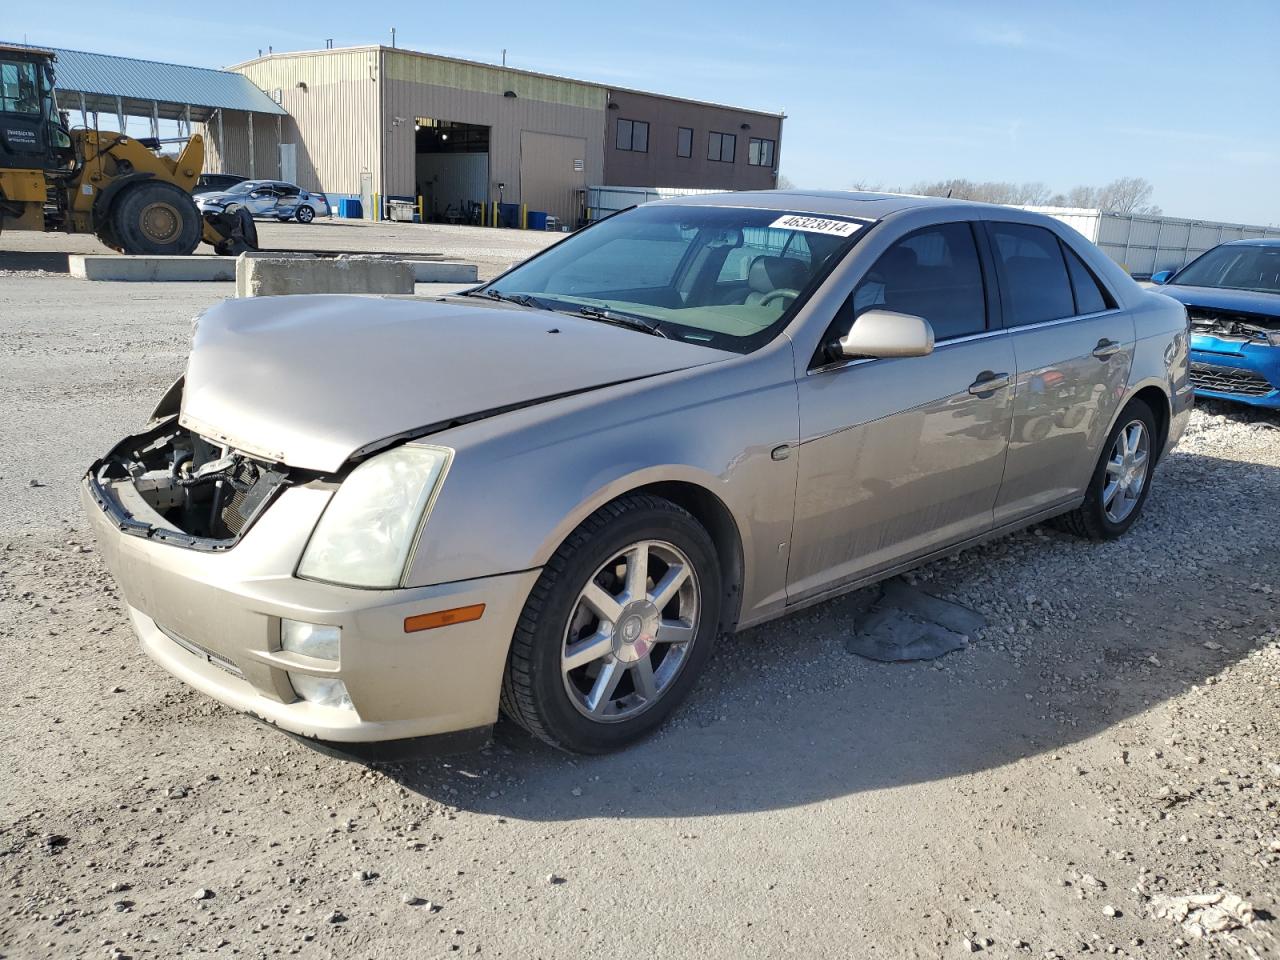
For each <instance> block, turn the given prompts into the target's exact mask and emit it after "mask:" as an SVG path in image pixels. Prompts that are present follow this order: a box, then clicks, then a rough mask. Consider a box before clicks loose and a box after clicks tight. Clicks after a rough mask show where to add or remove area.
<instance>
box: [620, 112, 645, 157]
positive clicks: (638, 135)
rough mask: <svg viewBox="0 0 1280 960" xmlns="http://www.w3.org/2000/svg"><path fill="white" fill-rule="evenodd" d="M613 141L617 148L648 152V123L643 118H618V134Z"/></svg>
mask: <svg viewBox="0 0 1280 960" xmlns="http://www.w3.org/2000/svg"><path fill="white" fill-rule="evenodd" d="M614 142H615V144H616V145H617V147H618V149H619V150H630V151H633V152H635V153H648V152H649V124H647V123H645V122H644V121H643V120H619V121H618V135H617V139H616V140H615V141H614Z"/></svg>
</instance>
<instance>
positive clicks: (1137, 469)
mask: <svg viewBox="0 0 1280 960" xmlns="http://www.w3.org/2000/svg"><path fill="white" fill-rule="evenodd" d="M1157 453H1158V451H1157V449H1156V424H1155V415H1154V414H1153V413H1152V412H1151V408H1150V407H1149V406H1147V404H1146V403H1144V402H1143V401H1141V400H1134V401H1132V402H1131V403H1130V404H1129V405H1128V406H1127V407H1125V408H1124V410H1123V411H1121V413H1120V416H1119V418H1118V419H1117V420H1116V425H1115V426H1114V427H1112V428H1111V433H1110V434H1109V435H1108V436H1107V442H1106V443H1105V444H1104V445H1103V448H1102V457H1101V458H1100V459H1099V460H1098V465H1097V466H1096V467H1095V468H1094V471H1093V477H1092V479H1091V480H1090V482H1089V488H1088V490H1087V491H1086V492H1085V497H1084V503H1082V504H1081V505H1080V506H1079V507H1078V508H1077V509H1075V510H1073V511H1071V513H1068V514H1064V515H1063V516H1062V517H1060V518H1058V523H1059V526H1061V527H1062V528H1063V529H1065V530H1067V531H1068V532H1069V533H1074V534H1076V535H1077V536H1080V537H1085V538H1087V539H1089V540H1113V539H1115V538H1116V537H1118V536H1120V535H1121V534H1122V533H1124V532H1125V531H1126V530H1128V529H1129V528H1130V527H1131V526H1133V525H1134V523H1136V522H1137V519H1138V516H1139V515H1140V514H1141V513H1142V507H1143V504H1145V503H1146V502H1147V495H1148V494H1149V493H1150V492H1151V471H1152V470H1153V469H1154V468H1155V462H1156V455H1157Z"/></svg>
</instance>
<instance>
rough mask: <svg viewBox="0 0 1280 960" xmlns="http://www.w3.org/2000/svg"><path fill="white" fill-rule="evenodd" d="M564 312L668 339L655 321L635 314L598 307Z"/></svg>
mask: <svg viewBox="0 0 1280 960" xmlns="http://www.w3.org/2000/svg"><path fill="white" fill-rule="evenodd" d="M562 312H564V313H568V314H571V315H573V316H575V317H586V318H587V319H588V320H599V321H601V322H602V323H612V324H613V325H614V326H618V327H626V328H627V329H629V330H639V331H641V332H642V333H649V334H652V335H653V336H655V337H662V339H664V340H670V339H671V338H670V337H668V336H667V335H666V334H665V333H663V332H662V329H661V328H660V327H659V326H658V324H657V322H656V321H650V320H645V319H644V318H643V317H639V316H636V315H635V314H632V313H614V312H613V311H611V310H603V309H601V308H599V307H579V308H578V309H576V310H565V311H562Z"/></svg>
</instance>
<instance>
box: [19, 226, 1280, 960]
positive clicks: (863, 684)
mask: <svg viewBox="0 0 1280 960" xmlns="http://www.w3.org/2000/svg"><path fill="white" fill-rule="evenodd" d="M270 226H271V225H268V227H269V228H270ZM287 229H289V230H290V231H291V232H296V231H297V230H299V229H310V228H287ZM334 229H335V230H338V229H351V230H354V231H360V230H368V231H375V230H378V229H385V228H378V227H368V228H364V227H359V226H357V227H346V226H343V227H335V228H334ZM419 229H420V230H421V231H422V232H423V236H424V239H423V241H422V246H420V247H412V248H411V249H422V250H437V251H439V252H449V253H455V252H460V246H454V247H450V248H449V249H448V250H446V249H445V248H444V246H443V241H438V240H437V234H435V233H432V232H431V230H430V228H419ZM439 229H444V230H446V231H447V230H449V228H439ZM454 230H455V231H456V230H457V228H454ZM264 233H266V231H264ZM317 233H318V231H317ZM462 233H467V234H469V235H470V234H485V235H484V236H474V237H473V236H468V238H467V240H466V242H467V243H469V244H471V246H470V247H469V248H468V250H467V251H465V252H461V255H463V256H465V257H468V258H479V257H480V253H479V252H477V251H480V250H482V249H490V248H488V247H486V246H485V244H492V243H494V240H493V239H491V238H490V236H489V235H490V234H497V239H499V240H501V241H503V242H510V238H511V235H510V234H503V233H499V232H496V231H488V232H486V231H461V232H460V233H459V236H461V234H462ZM369 235H370V236H372V233H370V234H369ZM515 236H516V238H517V239H518V240H521V241H522V242H527V240H528V239H529V238H528V235H524V236H521V235H515ZM24 239H26V238H24ZM34 239H36V240H38V241H40V244H43V243H47V242H48V241H50V240H61V241H62V242H63V244H64V246H63V247H62V248H58V247H56V246H48V247H41V246H40V244H36V245H35V246H34V247H32V246H26V247H23V248H22V250H23V251H26V252H29V253H32V254H36V253H42V252H49V251H56V250H58V249H65V244H66V240H67V238H48V237H37V238H34ZM446 239H447V238H446ZM537 239H540V240H541V239H542V238H537ZM415 240H416V238H415ZM3 242H4V245H5V247H6V249H8V250H13V249H14V247H15V242H14V240H13V237H12V235H6V236H5V237H4V240H3ZM20 252H21V251H20ZM508 253H510V249H509V248H507V247H503V248H501V249H498V247H496V246H495V247H493V248H492V250H491V251H490V252H489V253H486V254H484V256H485V257H487V258H488V260H487V261H486V262H487V263H488V264H489V268H488V269H490V270H492V269H496V267H497V261H498V260H500V259H502V257H504V256H506V255H507V254H508ZM3 257H4V255H0V264H4V263H6V262H8V263H9V264H10V265H12V264H13V260H12V259H10V260H9V261H5V260H4V259H3ZM34 262H35V261H34V260H33V259H32V260H30V261H29V262H28V264H27V265H28V266H30V265H33V264H34ZM483 270H484V268H482V272H483ZM228 289H229V285H219V284H168V285H153V284H136V285H124V284H86V283H82V282H79V281H74V280H71V279H69V278H67V277H60V276H56V275H49V274H39V273H35V272H25V273H18V272H9V273H4V272H0V318H3V319H2V321H0V641H2V642H0V657H2V658H3V661H2V662H3V669H0V702H2V703H3V704H4V706H5V709H4V710H3V713H2V714H0V742H2V743H3V745H4V749H5V752H6V754H7V756H8V757H9V761H8V766H9V769H10V771H11V772H10V774H9V776H7V777H5V778H4V780H3V783H2V784H0V880H2V881H3V889H4V900H3V903H2V905H0V953H3V955H4V956H6V957H15V958H16V957H22V958H26V957H57V958H64V957H72V956H76V957H79V956H87V957H123V956H128V957H136V958H143V957H147V958H150V957H166V958H167V957H176V956H197V955H214V956H235V957H268V956H278V955H300V956H304V957H330V956H334V957H344V958H366V957H370V958H383V957H385V958H401V957H414V958H417V957H444V956H452V955H456V954H459V953H462V954H467V955H472V954H481V955H483V956H491V957H493V956H496V957H509V958H533V957H545V958H551V957H557V958H559V957H573V956H619V955H622V954H624V953H629V954H637V953H638V954H640V955H643V956H653V957H698V958H699V960H712V958H740V957H744V956H749V957H781V956H793V955H794V956H798V957H859V958H861V957H921V958H924V957H951V956H961V955H963V956H968V955H970V954H972V953H978V954H980V955H983V956H992V957H1020V956H1030V957H1042V958H1043V957H1064V958H1065V957H1075V956H1082V955H1094V954H1104V955H1116V956H1127V957H1142V958H1166V957H1196V958H1198V957H1228V956H1230V957H1276V956H1280V943H1278V942H1277V941H1276V939H1274V937H1275V934H1276V930H1277V926H1278V925H1277V924H1276V923H1275V920H1274V914H1275V913H1276V912H1277V911H1278V910H1280V903H1278V901H1280V889H1278V886H1280V884H1278V878H1280V869H1278V868H1280V792H1278V790H1277V788H1278V787H1280V552H1278V551H1277V549H1276V548H1277V545H1278V544H1277V541H1278V539H1280V538H1278V536H1277V531H1280V419H1277V418H1275V417H1269V416H1266V415H1260V414H1255V413H1250V412H1248V411H1245V410H1241V409H1235V408H1230V407H1226V406H1212V407H1209V408H1207V409H1202V410H1199V411H1197V412H1196V413H1195V415H1194V418H1193V421H1192V425H1191V429H1190V431H1189V433H1188V435H1187V437H1186V439H1185V440H1184V442H1183V444H1182V445H1181V447H1180V448H1179V449H1178V451H1177V452H1176V453H1175V454H1174V455H1173V456H1172V457H1171V458H1170V459H1168V460H1167V461H1166V462H1165V463H1164V464H1163V465H1162V467H1161V469H1160V471H1159V472H1158V474H1157V476H1156V480H1155V484H1156V485H1155V489H1154V491H1153V495H1152V497H1151V499H1150V501H1149V502H1148V504H1147V512H1146V515H1145V516H1144V518H1143V519H1142V521H1141V522H1140V523H1139V525H1138V526H1137V527H1136V528H1135V529H1134V530H1133V531H1132V532H1131V533H1130V535H1129V536H1128V537H1126V538H1125V539H1123V540H1121V541H1118V542H1115V543H1111V544H1106V545H1096V544H1089V543H1084V542H1081V541H1079V540H1075V539H1073V538H1071V537H1068V536H1065V535H1062V534H1059V533H1057V532H1054V531H1052V530H1049V529H1046V528H1035V529H1032V530H1030V531H1027V532H1024V533H1020V534H1017V535H1015V536H1011V537H1006V538H1004V539H1002V540H999V541H997V542H994V543H992V544H990V545H988V546H986V547H983V548H981V549H975V550H970V551H967V552H965V553H963V554H960V555H959V556H957V557H954V558H952V559H950V560H946V561H942V562H938V563H935V564H932V565H930V566H928V567H926V568H923V569H922V570H920V571H918V572H917V574H916V575H915V579H916V580H917V581H918V582H919V583H920V584H921V585H922V586H924V587H925V589H927V590H929V591H931V592H934V593H936V594H938V595H940V596H944V597H947V598H950V599H954V600H957V601H959V602H961V603H965V604H968V605H970V606H973V607H975V608H977V609H978V610H980V611H981V612H982V613H984V614H985V615H986V616H987V618H988V620H989V622H990V623H991V627H990V628H989V629H988V630H987V631H986V633H985V634H984V635H983V636H982V637H981V638H980V639H979V640H978V641H977V642H976V643H974V644H973V645H972V646H971V647H970V648H969V649H968V650H966V651H964V652H961V653H957V654H952V655H950V656H948V657H947V658H945V659H943V660H941V661H937V662H934V663H918V664H910V665H886V664H878V663H872V662H869V661H865V660H861V659H859V658H856V657H854V656H851V655H850V654H848V653H846V652H845V650H844V639H845V638H846V637H847V636H848V634H849V631H850V629H851V625H852V624H853V623H854V621H855V619H856V618H857V616H858V614H859V612H860V611H862V610H864V609H865V608H866V606H867V604H868V603H869V602H870V600H871V599H872V596H873V595H872V592H871V591H862V592H860V593H858V594H854V595H851V596H849V597H846V598H843V599H840V600H836V601H833V602H830V603H827V604H825V605H822V606H820V607H817V608H814V609H812V610H809V611H806V612H804V613H802V614H799V615H796V616H793V617H790V618H788V619H785V620H782V621H780V622H776V623H773V624H770V625H767V626H765V627H761V628H758V629H754V630H751V631H749V632H747V633H745V634H743V635H741V636H738V637H735V638H733V639H730V640H727V641H725V642H723V643H722V644H721V645H720V647H719V648H718V650H717V652H716V655H715V657H714V659H713V661H712V663H711V666H710V669H709V670H708V673H707V675H706V678H705V680H704V681H703V682H702V684H701V686H700V688H699V689H698V690H697V691H696V692H695V694H694V696H693V698H692V700H691V702H690V703H689V704H688V705H687V706H686V707H685V708H684V709H683V710H682V711H681V712H680V713H679V714H678V715H677V718H676V722H675V723H674V724H673V725H671V726H670V727H669V728H668V729H667V730H665V731H664V732H663V733H661V734H660V735H659V736H657V737H656V738H654V739H652V740H650V741H648V742H647V743H645V744H643V745H641V746H639V747H637V748H634V749H632V750H629V751H627V752H626V753H623V754H620V755H617V756H611V757H605V758H599V759H589V760H584V759H575V758H570V757H567V756H564V755H561V754H558V753H555V752H552V751H550V750H547V749H544V748H542V747H540V746H539V745H537V744H535V743H533V742H532V741H530V740H528V739H526V738H524V737H522V736H520V735H518V734H517V733H515V732H513V731H511V730H507V729H501V730H500V731H499V737H498V740H497V741H496V743H495V744H494V745H493V746H492V747H491V748H489V749H487V750H485V751H483V752H480V753H477V754H474V755H471V756H466V757H461V758H455V759H452V760H448V761H438V760H437V761H422V762H418V763H406V764H399V765H390V766H385V767H379V768H376V769H374V768H367V767H364V766H360V765H357V764H353V763H348V762H344V761H340V760H335V759H331V758H329V757H327V756H325V755H322V754H319V753H317V752H315V751H313V750H311V749H309V748H308V747H306V746H303V745H300V744H297V743H295V742H294V741H292V740H290V739H288V738H286V737H284V736H282V735H280V734H279V733H277V732H275V731H273V730H270V729H268V728H266V727H264V726H261V725H259V724H256V723H254V722H253V721H250V720H248V719H245V718H243V717H241V716H239V715H237V714H234V713H232V712H231V711H229V710H226V709H224V708H222V707H220V706H218V705H216V704H214V703H213V702H211V701H210V700H208V699H206V698H204V697H202V696H200V695H197V694H195V693H193V692H191V691H189V690H188V689H187V688H185V687H184V686H182V685H181V684H180V683H178V682H177V681H176V680H173V679H171V678H170V677H169V676H168V675H167V674H165V673H163V672H162V671H161V670H160V669H159V668H158V667H155V666H153V665H152V664H151V663H150V662H149V661H148V660H147V659H146V658H145V657H143V656H142V655H141V654H140V653H139V651H138V650H137V647H136V644H135V642H134V639H133V637H132V634H131V632H130V630H129V627H128V625H127V623H126V620H125V616H124V613H123V612H122V610H121V608H120V604H119V600H118V595H117V593H116V590H115V588H114V586H113V584H112V583H111V581H110V580H109V578H107V576H106V574H105V571H104V569H103V568H102V565H101V564H100V562H99V560H98V558H97V555H96V554H95V552H94V550H93V547H92V545H91V544H90V543H89V542H88V540H87V539H86V537H87V532H86V524H85V522H84V520H83V519H82V518H81V516H80V514H79V510H78V506H77V504H76V502H75V491H76V486H77V482H78V477H79V475H80V473H81V471H82V470H83V469H84V467H85V465H87V464H88V463H89V461H90V460H91V459H93V457H95V456H96V455H98V454H99V453H101V452H102V451H103V450H105V449H106V447H107V446H109V445H110V443H112V442H114V440H115V439H117V438H118V437H119V436H120V435H121V434H123V433H125V432H126V431H128V430H129V429H130V428H132V427H134V426H136V425H137V424H138V423H140V422H141V421H142V420H143V419H144V418H145V416H146V413H147V411H148V410H149V409H150V407H151V405H152V403H153V402H154V400H155V399H156V398H157V397H158V396H159V394H160V393H161V391H162V390H163V389H164V387H165V386H167V385H168V383H169V382H170V381H171V380H172V379H173V378H174V377H175V376H176V375H177V374H178V373H179V372H180V370H181V368H182V364H183V360H184V355H185V350H186V345H187V340H188V336H189V321H190V318H191V317H192V316H193V315H194V314H195V313H196V312H197V311H198V310H199V309H201V308H202V307H203V306H205V305H207V304H209V303H211V302H213V301H214V300H215V299H217V298H219V297H221V296H225V295H227V292H228ZM33 484H34V485H33ZM1228 893H1229V894H1232V895H1237V896H1239V897H1241V898H1243V899H1244V900H1245V901H1248V902H1249V903H1250V904H1252V907H1253V913H1252V914H1250V913H1249V912H1248V911H1245V910H1243V909H1242V908H1239V907H1237V908H1236V911H1235V912H1236V920H1232V919H1230V918H1229V917H1228V916H1227V914H1226V913H1225V912H1220V913H1219V914H1216V915H1206V914H1203V913H1200V914H1193V915H1191V916H1188V917H1187V918H1186V919H1187V922H1188V923H1191V924H1192V926H1193V927H1194V921H1195V920H1196V919H1197V917H1198V918H1199V919H1201V920H1202V921H1205V922H1206V923H1209V924H1210V925H1212V924H1213V923H1214V922H1217V923H1219V924H1220V925H1221V926H1224V927H1230V926H1232V925H1233V924H1234V923H1235V922H1239V921H1246V926H1244V927H1243V928H1241V929H1235V930H1226V931H1224V932H1216V933H1210V934H1209V935H1207V936H1206V937H1203V938H1200V939H1196V938H1194V936H1193V931H1192V930H1191V929H1188V928H1186V927H1184V926H1183V925H1182V924H1181V923H1180V922H1179V920H1178V916H1179V914H1178V912H1177V904H1174V905H1173V908H1172V910H1170V908H1169V905H1168V904H1166V902H1165V901H1164V900H1162V899H1161V898H1162V897H1168V896H1180V895H1186V894H1215V895H1225V894H1228ZM1224 903H1225V906H1228V907H1231V906H1233V902H1232V901H1229V900H1225V901H1224ZM1223 905H1224V904H1219V905H1218V906H1223ZM1251 917H1252V922H1247V921H1249V920H1250V918H1251Z"/></svg>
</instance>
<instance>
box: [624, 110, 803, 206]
mask: <svg viewBox="0 0 1280 960" xmlns="http://www.w3.org/2000/svg"><path fill="white" fill-rule="evenodd" d="M606 114H607V121H606V123H607V125H608V126H607V129H606V131H605V139H604V178H605V182H604V185H605V186H610V187H688V188H711V189H718V190H772V189H773V188H774V187H776V186H777V185H778V147H779V145H780V144H781V141H782V119H783V118H782V115H781V114H777V113H760V112H757V111H754V110H745V109H742V108H740V107H725V106H721V105H719V104H715V103H700V102H698V101H695V100H680V99H678V98H676V97H665V96H661V95H659V94H654V93H641V92H640V91H638V90H618V89H611V90H610V91H609V103H608V108H607V110H606Z"/></svg>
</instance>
